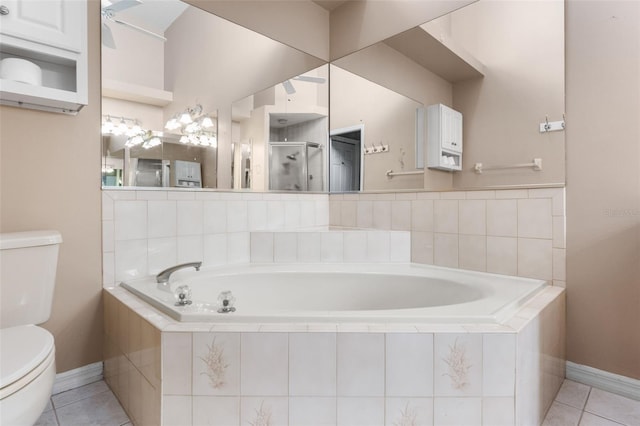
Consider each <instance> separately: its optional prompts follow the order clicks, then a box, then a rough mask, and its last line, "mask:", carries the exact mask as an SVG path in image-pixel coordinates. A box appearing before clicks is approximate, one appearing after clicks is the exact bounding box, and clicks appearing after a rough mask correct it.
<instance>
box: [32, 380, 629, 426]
mask: <svg viewBox="0 0 640 426" xmlns="http://www.w3.org/2000/svg"><path fill="white" fill-rule="evenodd" d="M36 425H51V426H83V425H104V426H129V425H131V423H130V422H129V418H128V417H127V415H126V414H125V412H124V410H123V409H122V407H121V406H120V404H119V403H118V400H117V399H116V398H115V396H113V393H111V390H109V388H108V387H107V385H106V383H105V382H104V381H100V382H96V383H91V384H89V385H85V386H82V387H79V388H77V389H72V390H70V391H67V392H62V393H59V394H57V395H54V396H53V397H51V403H50V404H49V406H48V407H47V408H46V410H45V412H44V413H42V416H41V417H40V420H39V421H38V422H37V423H36ZM620 425H623V426H638V425H640V401H635V400H633V399H629V398H625V397H622V396H619V395H615V394H613V393H610V392H605V391H602V390H600V389H596V388H592V387H590V386H587V385H583V384H581V383H577V382H573V381H571V380H565V381H564V383H563V384H562V388H560V392H558V395H557V396H556V399H555V401H554V403H553V405H552V406H551V409H550V410H549V412H548V413H547V417H546V418H545V420H544V423H543V426H620ZM461 426H462V425H461Z"/></svg>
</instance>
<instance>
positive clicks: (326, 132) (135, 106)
mask: <svg viewBox="0 0 640 426" xmlns="http://www.w3.org/2000/svg"><path fill="white" fill-rule="evenodd" d="M316 3H317V4H320V5H322V2H316ZM126 4H127V5H131V4H135V5H134V6H128V7H124V5H125V3H124V2H122V5H120V3H113V4H112V5H111V9H109V6H108V5H107V6H105V7H103V23H104V24H106V25H105V26H103V43H105V45H103V49H102V57H103V114H105V117H107V118H108V117H111V119H112V120H114V121H115V120H120V119H121V118H122V117H124V118H127V119H131V120H132V121H131V123H136V122H137V123H139V125H140V126H141V128H142V129H144V130H145V131H148V132H150V133H145V135H148V136H157V137H159V140H160V141H161V142H162V143H161V144H159V145H157V146H149V145H150V142H149V141H150V140H151V138H147V139H146V141H147V142H148V143H147V144H146V149H145V148H141V147H143V146H145V142H144V141H143V142H142V143H140V144H139V145H140V146H136V147H128V148H127V147H126V145H127V140H126V139H123V137H122V136H121V135H114V134H106V135H105V136H104V140H105V143H104V146H103V154H104V158H103V175H104V176H103V183H104V184H105V185H124V186H127V185H142V184H143V183H146V184H148V182H150V180H149V179H151V176H154V179H153V183H154V184H156V183H157V182H158V180H159V181H160V183H161V185H174V184H175V182H176V179H175V177H172V175H171V173H172V167H173V168H175V165H172V164H171V162H172V161H174V162H175V161H188V162H197V163H200V173H201V178H200V185H201V186H202V187H209V188H213V187H217V188H234V189H243V190H246V189H251V190H254V191H269V190H287V191H298V190H300V191H304V190H307V191H329V190H330V191H357V190H365V191H367V190H401V189H416V190H417V189H425V190H447V189H457V188H482V187H492V186H500V185H518V184H522V185H530V184H549V183H562V182H564V134H563V132H562V131H558V132H543V131H540V130H539V128H540V126H539V125H540V123H543V122H545V120H548V121H550V122H551V121H558V120H562V116H563V111H564V77H563V76H564V41H563V40H564V34H563V28H564V24H563V22H564V5H563V2H561V1H551V2H491V1H484V0H480V1H478V2H476V3H473V4H471V5H469V6H466V7H464V8H462V9H459V10H457V11H455V12H453V13H450V14H447V15H444V16H442V17H441V18H438V19H436V20H433V21H430V22H428V23H426V24H423V25H420V26H417V27H414V28H412V29H410V30H408V31H405V32H403V33H400V34H397V35H395V36H393V37H390V38H388V39H387V40H385V41H383V42H379V43H377V44H374V45H372V46H370V47H366V48H364V49H361V50H359V51H357V52H355V53H351V54H349V55H347V56H344V57H342V58H340V59H337V60H335V61H333V62H332V63H331V65H330V66H328V65H326V62H325V61H323V60H321V59H318V58H316V57H314V56H312V55H308V54H306V53H304V52H301V51H299V50H296V49H293V48H291V47H288V46H286V45H284V44H282V43H279V42H277V41H275V40H273V39H270V38H268V37H265V36H263V35H260V34H258V33H256V32H254V31H251V30H249V29H247V28H244V27H241V26H239V25H236V24H234V23H231V22H229V21H227V20H225V19H222V18H220V17H217V16H215V15H213V14H211V13H208V12H205V11H203V10H200V9H198V8H195V7H192V6H189V5H186V4H185V3H182V2H179V1H173V0H167V1H149V2H145V3H144V4H139V3H137V2H126ZM121 6H122V7H121ZM346 6H348V5H347V4H345V3H338V4H337V6H336V5H334V6H332V7H334V9H335V10H333V12H332V15H333V14H335V13H336V10H338V11H339V9H340V8H341V7H346ZM230 7H231V6H230ZM109 10H111V11H110V12H109ZM110 14H111V15H110ZM109 16H111V18H113V17H115V18H117V19H118V20H121V21H126V22H128V23H130V24H132V25H135V26H137V27H139V28H142V29H143V30H144V31H139V30H135V29H134V28H133V27H132V26H129V25H126V24H125V25H114V23H113V21H112V20H110V18H109ZM252 19H253V20H254V21H255V18H252ZM240 21H241V20H240ZM265 22H268V20H266V21H265ZM105 27H106V28H107V29H106V30H105ZM264 32H265V33H269V31H264ZM288 36H289V37H290V36H291V34H288ZM300 37H303V36H302V35H301V36H300ZM303 38H304V37H303ZM141 52H144V53H141ZM265 87H266V88H268V89H265ZM328 88H330V90H331V96H330V97H329V95H328V93H329V92H328V90H329V89H328ZM321 90H324V91H325V92H324V94H323V93H321V92H320V91H321ZM329 99H330V102H329ZM303 100H304V102H303ZM432 105H444V106H447V107H451V108H452V109H453V110H455V111H457V112H460V113H461V116H462V123H463V128H462V135H463V140H464V150H463V152H461V153H460V154H459V155H458V156H457V157H451V156H446V155H443V158H445V159H447V158H448V159H449V160H450V159H451V158H455V161H457V163H456V166H457V168H458V169H460V170H459V171H451V170H446V167H445V168H443V167H440V168H439V169H436V168H431V167H430V166H429V165H430V164H433V161H431V162H430V161H428V160H429V157H430V156H431V157H433V156H432V155H430V154H429V150H428V149H427V145H428V144H427V139H428V138H427V135H428V133H429V128H430V125H429V123H428V120H427V113H426V111H427V109H428V107H429V106H432ZM196 106H200V107H201V108H202V110H203V112H204V113H206V114H207V115H208V116H210V117H211V118H212V119H213V120H214V121H215V123H216V129H215V130H214V131H212V132H213V134H212V135H211V137H209V138H205V139H203V140H204V141H207V143H208V146H206V147H205V146H202V145H194V146H188V147H186V146H184V145H186V144H184V143H183V144H181V143H180V139H181V138H182V136H184V134H181V135H178V136H177V137H176V136H172V135H171V133H175V132H174V131H171V130H170V129H167V128H165V124H166V123H167V122H168V121H170V120H171V119H172V118H174V116H175V115H176V114H181V113H182V112H183V111H185V110H188V109H190V108H195V107H196ZM400 111H402V113H400ZM125 121H126V120H125ZM131 126H133V124H131ZM218 127H219V128H218ZM320 129H323V130H322V131H321V130H320ZM145 135H141V136H142V138H143V139H145ZM182 139H183V142H184V141H185V140H184V138H182ZM214 139H215V143H214V142H213V140H214ZM195 140H197V141H199V140H200V138H196V139H195ZM153 143H154V144H155V143H157V140H154V142H153ZM296 144H298V145H296ZM177 147H182V148H181V149H184V150H186V151H185V152H181V153H179V154H176V153H175V151H176V150H177ZM196 148H197V150H200V151H196ZM127 149H128V151H129V152H128V153H127V152H126V151H127ZM532 158H541V159H542V160H543V164H544V167H543V168H542V169H541V170H531V169H506V170H502V171H495V172H492V173H488V172H487V173H483V174H478V173H474V164H475V163H483V164H485V165H489V166H490V165H491V164H513V163H516V164H517V163H525V162H528V161H531V159H532ZM141 160H154V161H155V163H152V164H147V163H148V162H147V161H141ZM158 161H159V163H158ZM163 162H164V163H163ZM167 162H168V167H167ZM205 163H206V164H205ZM343 163H344V164H343ZM158 169H159V170H160V177H157V175H158V173H156V172H157V170H158ZM167 169H168V172H167V171H166V170H167ZM147 170H153V171H154V173H155V174H154V173H151V172H148V173H147ZM163 171H164V172H163ZM136 172H139V173H138V174H141V177H140V178H139V179H136V176H135V174H136ZM165 175H166V176H165ZM145 176H147V177H146V178H145ZM195 182H197V180H195V181H194V184H193V185H197V183H195Z"/></svg>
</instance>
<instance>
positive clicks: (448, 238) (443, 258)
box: [433, 233, 458, 268]
mask: <svg viewBox="0 0 640 426" xmlns="http://www.w3.org/2000/svg"><path fill="white" fill-rule="evenodd" d="M433 235H434V237H433V247H434V250H433V264H434V265H438V266H448V267H451V268H457V267H458V235H457V234H440V233H435V234H433Z"/></svg>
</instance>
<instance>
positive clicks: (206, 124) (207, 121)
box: [201, 116, 213, 129]
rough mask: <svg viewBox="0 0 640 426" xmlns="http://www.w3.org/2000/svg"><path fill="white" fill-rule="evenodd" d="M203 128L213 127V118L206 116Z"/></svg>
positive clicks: (202, 123) (203, 120)
mask: <svg viewBox="0 0 640 426" xmlns="http://www.w3.org/2000/svg"><path fill="white" fill-rule="evenodd" d="M201 125H202V127H204V128H205V129H208V128H210V127H213V120H212V119H211V117H209V116H206V117H204V118H203V119H202V122H201Z"/></svg>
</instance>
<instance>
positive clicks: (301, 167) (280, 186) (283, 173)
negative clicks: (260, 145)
mask: <svg viewBox="0 0 640 426" xmlns="http://www.w3.org/2000/svg"><path fill="white" fill-rule="evenodd" d="M322 164H323V160H322V147H321V146H320V145H319V144H317V143H315V142H269V189H270V190H272V191H322V190H323V175H322V171H323V167H322Z"/></svg>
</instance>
